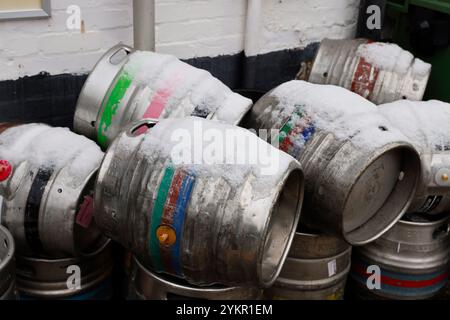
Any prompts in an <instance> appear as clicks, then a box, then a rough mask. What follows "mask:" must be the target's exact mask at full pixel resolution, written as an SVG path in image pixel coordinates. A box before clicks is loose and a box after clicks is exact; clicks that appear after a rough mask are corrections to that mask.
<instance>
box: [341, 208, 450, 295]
mask: <svg viewBox="0 0 450 320" xmlns="http://www.w3.org/2000/svg"><path fill="white" fill-rule="evenodd" d="M449 233H450V225H449V216H448V215H447V214H446V215H444V216H442V215H441V216H436V215H435V216H429V215H425V214H415V213H414V214H410V213H408V214H406V215H405V217H403V218H402V220H400V221H399V222H398V223H397V224H396V225H395V226H394V227H393V228H392V229H391V230H389V232H387V233H386V234H385V235H383V237H381V238H380V239H378V240H377V241H375V242H373V243H371V244H369V245H367V246H363V247H359V248H355V250H354V257H353V262H352V270H351V274H350V278H351V279H352V280H351V281H349V282H350V284H351V290H352V291H354V294H355V295H356V296H357V297H359V298H363V299H367V298H369V299H399V300H419V299H429V298H432V297H434V296H435V295H437V294H438V293H439V291H440V290H441V289H442V288H444V287H445V285H446V283H447V279H448V263H449V258H450V236H449ZM369 266H372V268H373V266H375V267H378V268H379V269H380V271H381V277H380V288H375V289H369V287H368V286H367V282H369V283H370V284H373V281H374V280H373V279H369V277H373V274H374V271H373V269H371V270H369V269H368V267H369Z"/></svg>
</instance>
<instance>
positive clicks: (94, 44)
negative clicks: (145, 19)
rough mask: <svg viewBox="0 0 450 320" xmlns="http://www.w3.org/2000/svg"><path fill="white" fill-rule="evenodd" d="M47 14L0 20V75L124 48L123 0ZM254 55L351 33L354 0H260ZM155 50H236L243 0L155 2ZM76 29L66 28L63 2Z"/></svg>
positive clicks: (84, 63) (83, 3) (67, 0)
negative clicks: (79, 23)
mask: <svg viewBox="0 0 450 320" xmlns="http://www.w3.org/2000/svg"><path fill="white" fill-rule="evenodd" d="M51 2H52V17H51V18H50V19H42V20H21V21H0V66H2V67H1V71H0V80H11V79H17V78H19V77H22V76H25V75H35V74H38V73H40V72H42V71H43V72H48V73H50V74H62V73H77V74H85V73H87V72H89V70H90V69H91V68H92V67H93V65H94V64H95V62H96V61H97V60H98V58H99V57H100V56H101V55H102V53H103V52H105V51H106V50H107V49H108V48H109V47H111V46H113V45H114V44H116V43H118V42H119V41H122V42H124V43H126V44H131V45H132V38H133V35H132V1H131V0H97V1H94V0H57V1H56V0H53V1H51ZM262 2H263V8H262V17H261V24H262V27H261V29H260V32H259V33H258V34H257V35H255V37H258V47H259V48H258V49H259V50H258V53H260V54H263V53H269V52H273V51H277V50H284V49H293V48H305V47H306V46H307V45H308V44H310V43H311V42H315V41H320V39H322V38H323V37H325V36H327V37H335V38H346V37H351V36H353V35H354V32H355V29H356V20H357V13H358V5H359V0H263V1H262ZM156 3H157V7H156V40H157V43H156V50H157V51H158V52H163V53H171V54H174V55H176V56H178V57H179V58H181V59H191V58H195V57H215V56H220V55H233V54H236V53H239V52H241V51H242V50H243V48H244V41H245V39H244V34H245V21H246V14H247V12H246V11H247V0H157V1H156ZM74 4H75V5H78V6H79V7H80V9H81V17H82V20H83V21H84V28H83V29H82V30H68V29H67V27H66V20H67V19H68V17H69V14H68V13H67V12H66V9H67V8H68V6H70V5H74Z"/></svg>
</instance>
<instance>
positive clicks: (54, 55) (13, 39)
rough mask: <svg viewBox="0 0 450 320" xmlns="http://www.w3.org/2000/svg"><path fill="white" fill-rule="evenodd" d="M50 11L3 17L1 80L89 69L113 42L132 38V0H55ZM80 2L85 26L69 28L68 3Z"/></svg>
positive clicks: (83, 71)
mask: <svg viewBox="0 0 450 320" xmlns="http://www.w3.org/2000/svg"><path fill="white" fill-rule="evenodd" d="M51 4H52V17H51V18H49V19H38V20H17V21H0V66H1V67H0V80H7V79H16V78H19V77H22V76H25V75H34V74H37V73H39V72H41V71H45V72H49V73H51V74H60V73H66V72H68V73H87V72H89V70H91V69H92V67H93V66H94V64H95V62H96V61H97V60H98V59H99V57H101V55H102V54H103V53H104V52H105V51H106V50H107V49H108V48H110V47H112V46H113V45H115V44H117V43H118V42H120V41H123V42H125V43H129V44H132V38H133V35H132V33H133V28H132V26H133V25H132V20H133V19H132V17H133V13H132V8H131V2H130V0H107V1H106V0H100V1H99V0H96V1H94V0H53V1H52V2H51ZM73 4H76V5H78V6H80V8H81V15H82V20H84V24H85V32H84V33H81V32H80V31H79V30H69V29H67V27H66V21H67V19H68V17H69V15H68V14H67V13H66V9H67V7H68V6H69V5H73Z"/></svg>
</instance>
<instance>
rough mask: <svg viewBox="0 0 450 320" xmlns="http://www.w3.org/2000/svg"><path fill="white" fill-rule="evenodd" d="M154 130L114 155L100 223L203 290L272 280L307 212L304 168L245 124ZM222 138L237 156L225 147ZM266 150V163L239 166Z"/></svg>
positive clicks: (102, 180) (118, 144)
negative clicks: (303, 206) (217, 285)
mask: <svg viewBox="0 0 450 320" xmlns="http://www.w3.org/2000/svg"><path fill="white" fill-rule="evenodd" d="M153 125H154V122H153V123H152V121H150V120H142V121H140V122H138V123H136V124H134V125H133V126H132V127H131V128H129V129H127V130H125V131H123V132H122V133H121V134H120V135H119V136H118V137H117V138H116V140H115V141H114V143H113V144H112V145H111V146H110V148H109V149H108V151H107V153H106V156H105V160H104V161H103V163H102V166H101V168H100V171H99V174H98V178H97V183H96V190H95V201H94V204H95V210H94V212H95V220H96V222H97V224H98V226H99V227H100V228H101V229H102V230H103V232H104V233H105V234H106V235H107V236H108V237H110V238H112V239H114V240H116V241H117V242H119V243H121V244H122V245H124V246H125V247H126V248H128V249H130V250H131V251H132V252H133V253H134V254H135V255H136V256H137V257H138V259H139V261H141V262H142V264H143V265H144V266H145V267H146V268H148V269H149V270H151V271H154V272H157V273H161V272H162V273H168V274H171V275H174V276H177V277H180V278H185V279H186V280H187V281H188V282H190V283H191V284H195V285H200V286H204V285H211V284H215V283H221V284H224V285H228V286H233V285H235V284H239V285H240V286H243V285H247V284H249V285H254V286H257V285H260V286H268V285H270V284H271V283H273V281H275V279H276V277H277V275H278V273H279V271H280V269H281V267H282V264H283V261H284V259H285V258H286V256H287V253H288V250H289V247H290V244H291V242H292V238H293V237H294V234H295V229H296V225H297V221H298V219H299V216H300V210H301V204H302V200H303V196H302V195H303V173H302V170H301V166H300V164H299V163H298V162H297V161H296V160H295V159H293V158H292V157H290V156H289V155H287V154H285V153H283V152H280V151H279V150H277V149H276V148H274V147H272V146H270V145H269V144H267V143H266V142H265V141H263V140H262V139H259V138H258V137H256V136H255V135H254V134H252V133H251V132H249V131H248V130H245V129H242V128H239V127H236V126H232V125H227V124H224V123H220V122H215V121H208V120H204V119H201V118H197V117H191V118H186V119H165V120H161V121H160V122H159V123H158V124H156V125H154V126H153ZM149 127H150V129H148V128H149ZM145 130H148V131H147V133H144V131H145ZM213 135H215V136H216V137H217V139H212V140H209V138H211V137H212V136H213ZM203 137H209V138H208V139H206V140H208V141H206V140H205V141H203V142H202V138H203ZM223 137H227V138H224V139H225V140H226V141H228V142H232V144H231V145H230V146H231V148H230V150H231V151H232V152H235V155H236V160H232V161H231V162H228V161H227V160H226V159H225V158H226V157H227V154H229V155H230V156H233V154H231V153H228V152H223V153H222V152H221V151H220V148H221V147H223V145H222V142H223V141H224V140H222V138H223ZM228 138H229V139H228ZM180 139H181V140H180ZM228 142H227V143H228ZM249 148H250V149H249ZM252 148H256V149H252ZM249 150H250V152H249ZM252 150H259V151H256V153H254V152H252ZM262 150H264V152H262ZM258 152H262V153H264V155H261V160H260V159H259V157H258V159H248V161H247V160H246V161H243V162H242V163H239V160H238V158H240V157H241V156H243V157H246V156H247V155H250V154H251V155H256V154H258ZM208 155H209V156H211V158H208V157H209V156H208ZM263 156H264V158H262V157H263ZM207 158H208V159H207ZM266 160H267V161H268V162H266V163H263V162H264V161H266Z"/></svg>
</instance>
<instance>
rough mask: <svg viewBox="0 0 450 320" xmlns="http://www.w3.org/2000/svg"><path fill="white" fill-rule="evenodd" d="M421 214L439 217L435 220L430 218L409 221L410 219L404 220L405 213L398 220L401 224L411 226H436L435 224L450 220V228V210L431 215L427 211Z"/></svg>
mask: <svg viewBox="0 0 450 320" xmlns="http://www.w3.org/2000/svg"><path fill="white" fill-rule="evenodd" d="M421 215H423V216H424V217H427V218H438V219H435V220H431V219H430V220H429V221H426V222H422V221H409V220H404V218H405V216H406V214H405V215H403V216H402V218H401V219H400V220H399V221H398V223H399V224H400V223H401V224H404V225H409V226H423V227H425V226H434V225H439V224H444V223H445V222H448V224H449V229H450V212H445V213H442V214H437V215H429V214H426V213H421Z"/></svg>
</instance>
